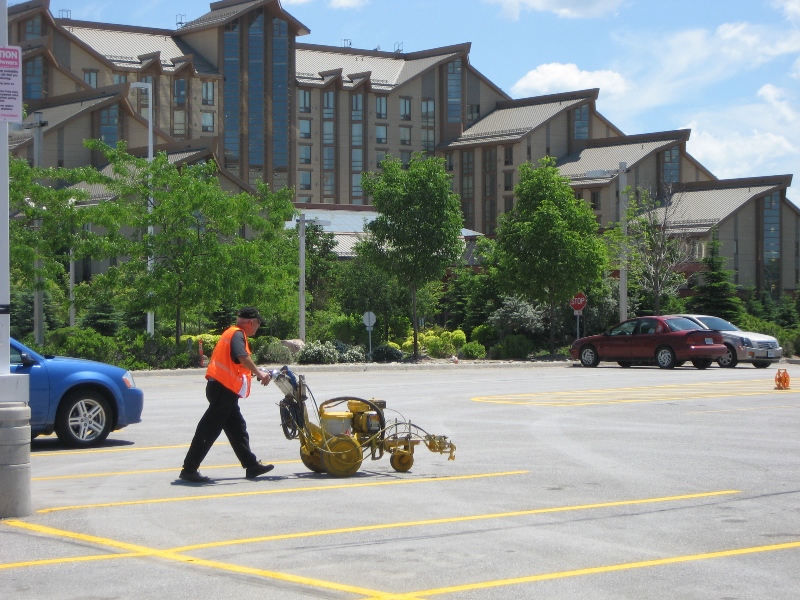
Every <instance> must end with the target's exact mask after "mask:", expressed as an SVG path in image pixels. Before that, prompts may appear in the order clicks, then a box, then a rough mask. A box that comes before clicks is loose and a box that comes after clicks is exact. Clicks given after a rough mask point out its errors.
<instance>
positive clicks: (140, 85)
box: [131, 81, 155, 337]
mask: <svg viewBox="0 0 800 600" xmlns="http://www.w3.org/2000/svg"><path fill="white" fill-rule="evenodd" d="M131 88H132V89H138V90H146V92H147V161H148V162H153V94H152V91H153V84H152V83H146V82H144V81H134V82H132V83H131ZM152 210H153V196H152V190H151V196H150V199H149V203H148V205H147V211H148V212H152ZM147 233H148V234H150V236H151V237H152V235H153V226H152V225H148V227H147ZM152 268H153V259H152V257H148V258H147V270H148V271H150V270H152ZM154 333H155V315H154V314H153V311H152V310H149V311H147V334H148V335H149V336H150V337H152V336H153V334H154Z"/></svg>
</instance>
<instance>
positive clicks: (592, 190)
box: [9, 0, 800, 293]
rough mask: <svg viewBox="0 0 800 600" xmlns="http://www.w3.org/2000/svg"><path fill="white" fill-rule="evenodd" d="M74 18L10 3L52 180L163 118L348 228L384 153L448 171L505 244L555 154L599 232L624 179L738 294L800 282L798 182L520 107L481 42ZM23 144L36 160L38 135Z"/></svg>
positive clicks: (177, 137)
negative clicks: (709, 251) (379, 40)
mask: <svg viewBox="0 0 800 600" xmlns="http://www.w3.org/2000/svg"><path fill="white" fill-rule="evenodd" d="M70 17H71V16H70V14H69V12H68V11H61V14H59V15H53V14H52V13H51V12H50V2H49V0H32V1H30V2H25V3H21V4H15V5H13V6H10V7H9V44H10V45H17V46H21V47H22V49H23V57H24V71H23V81H24V101H25V103H26V104H27V107H28V113H29V117H28V120H29V121H31V120H34V119H36V118H41V119H43V120H44V121H47V125H46V126H45V128H44V139H45V142H44V149H43V152H42V160H43V164H44V166H64V167H79V166H85V165H89V164H91V165H95V166H97V167H102V166H103V165H102V164H101V160H102V157H100V156H96V155H94V154H93V153H92V152H90V151H89V150H87V149H86V148H85V147H84V145H83V140H84V139H86V138H100V139H103V140H104V141H106V142H107V143H109V144H112V145H113V144H115V143H116V142H117V141H119V140H123V139H124V140H126V141H127V142H128V146H129V148H130V150H131V152H132V153H139V154H143V153H144V152H146V147H147V144H148V122H147V115H148V114H149V113H148V110H150V109H152V113H153V125H154V128H153V129H154V137H155V144H156V149H157V150H159V151H161V150H163V151H165V152H167V153H168V154H169V156H170V158H171V159H172V160H173V161H175V162H176V163H187V162H195V161H201V160H208V159H210V158H213V159H214V160H216V162H217V163H218V165H219V167H220V174H219V175H220V178H221V180H222V181H223V184H224V186H226V188H228V189H230V190H232V191H239V190H246V191H252V190H253V185H254V184H255V182H256V181H264V182H266V183H268V184H269V185H270V186H271V187H272V188H273V189H278V188H281V187H283V186H291V187H292V188H294V190H295V196H296V197H295V200H296V203H297V205H298V207H300V208H301V209H302V210H303V211H304V212H308V213H312V212H313V211H316V212H317V213H323V212H324V213H327V214H328V215H339V216H341V217H344V216H345V215H348V214H349V215H353V214H356V215H360V216H361V218H360V219H352V218H351V219H350V220H349V221H348V220H347V219H344V218H340V219H338V221H337V222H338V223H340V224H341V223H351V224H352V223H353V222H354V221H357V222H359V223H363V217H369V216H370V215H371V214H374V213H371V212H370V207H369V198H368V197H365V195H364V192H363V190H362V188H361V185H360V181H361V174H362V173H363V172H365V171H375V170H376V169H377V168H378V164H379V163H380V161H381V160H382V159H383V158H384V157H385V156H386V155H389V154H390V155H392V156H394V157H397V158H400V159H401V160H403V161H408V160H409V159H410V157H411V154H412V153H413V152H418V151H422V152H426V153H429V154H430V155H435V156H439V157H442V158H444V159H445V163H446V166H447V169H448V170H449V171H450V172H451V173H452V175H453V189H454V191H455V192H457V193H458V194H459V195H460V197H461V206H462V211H463V213H464V225H465V228H467V229H468V230H471V231H473V232H476V234H487V235H491V234H492V233H493V232H494V229H495V227H496V225H497V219H498V215H499V214H501V213H503V212H505V211H508V210H510V209H511V207H513V205H514V186H515V185H516V182H517V168H518V167H519V165H520V164H522V163H524V162H526V161H532V162H534V163H536V162H537V161H538V160H539V159H540V158H542V157H543V156H546V155H550V156H553V157H555V158H556V159H557V161H558V166H559V168H560V170H561V172H562V174H563V175H564V176H566V177H568V178H569V179H570V181H571V184H572V186H573V189H574V190H575V193H576V195H577V196H578V197H580V198H583V200H585V201H586V202H587V203H589V204H590V205H591V207H592V208H593V209H594V212H595V215H596V217H597V219H598V222H599V223H600V224H601V225H602V226H606V225H608V224H609V223H611V222H615V221H618V220H619V218H620V207H621V203H620V180H621V179H622V180H623V184H624V183H627V184H628V185H630V186H632V187H633V188H634V189H635V188H638V187H642V188H647V189H650V190H652V191H653V192H654V193H656V194H659V193H661V191H663V188H664V186H669V188H670V189H671V190H672V191H673V192H675V193H674V195H673V196H672V198H673V201H675V202H680V207H679V210H677V213H676V216H675V221H674V223H673V225H674V226H675V227H676V228H679V229H681V230H682V231H683V232H684V233H685V234H686V235H688V236H691V237H692V238H693V240H694V242H695V245H696V247H697V248H698V258H700V257H701V256H702V252H703V249H704V247H705V243H706V242H707V241H708V238H709V236H710V231H711V228H712V227H713V226H717V227H718V230H719V234H720V239H721V241H722V242H723V246H722V252H723V254H724V255H725V256H727V257H728V258H729V262H728V268H730V269H734V270H735V273H736V275H735V282H736V283H737V284H739V285H742V286H754V287H756V288H759V289H770V290H772V291H773V292H774V293H777V292H781V291H794V290H795V288H796V286H797V281H798V279H800V212H798V209H797V208H796V207H795V205H794V204H793V203H792V202H789V201H787V199H786V189H787V187H789V186H790V184H791V180H792V176H791V175H772V176H758V175H755V176H753V177H747V178H742V179H729V180H720V179H718V178H717V177H715V176H714V174H713V173H711V172H710V171H709V170H708V169H707V168H705V167H704V166H703V165H702V164H700V163H699V162H698V161H697V160H696V159H695V158H694V157H692V156H691V155H690V154H689V153H688V152H687V151H686V142H687V140H688V139H689V136H690V133H691V132H690V131H689V130H678V131H662V132H655V133H645V134H636V135H626V134H625V133H623V132H622V131H621V130H620V129H619V128H618V127H616V126H615V125H614V124H613V123H611V122H609V121H608V120H607V119H606V118H605V117H603V116H602V115H601V114H600V113H599V112H598V111H597V107H596V102H597V98H598V95H599V93H600V90H597V89H590V90H575V91H568V92H565V93H561V94H554V95H548V96H538V97H532V98H522V99H512V98H511V97H510V96H509V95H508V94H506V93H505V92H504V91H503V90H501V89H500V88H498V87H497V86H496V85H495V84H493V83H492V82H491V81H490V80H489V79H488V78H487V77H486V76H485V75H483V74H482V73H480V72H479V71H477V70H476V69H475V68H473V67H472V65H471V64H470V60H469V53H470V44H469V43H464V44H460V45H456V46H448V47H441V48H433V49H429V50H423V51H418V52H409V53H404V52H403V51H402V49H401V48H397V49H396V50H395V51H392V52H386V51H378V50H358V49H354V48H350V47H331V46H319V45H313V44H304V43H300V42H298V39H300V38H302V37H303V36H306V35H308V34H309V33H310V32H309V29H308V28H307V27H306V26H305V25H304V24H303V23H300V22H299V21H297V19H295V18H294V17H292V16H291V15H290V14H289V13H288V12H286V11H285V10H284V9H283V8H282V6H281V4H280V2H279V1H278V0H224V1H221V2H215V3H212V4H211V5H210V7H209V11H208V12H206V13H205V14H203V15H201V16H198V17H197V18H194V19H193V20H189V21H187V22H185V23H179V24H178V25H177V26H176V29H175V30H164V29H151V28H145V27H130V26H125V25H110V24H107V23H94V22H86V21H75V20H72V19H71V18H70ZM134 82H138V83H145V84H149V86H138V87H132V86H131V84H132V83H134ZM142 88H144V89H142ZM37 112H38V113H39V115H38V116H37V115H35V114H34V113H37ZM10 144H11V152H12V153H13V154H14V155H16V156H20V157H27V158H29V159H30V160H33V141H32V136H31V133H30V130H22V131H19V132H16V133H14V134H12V136H11V139H10ZM621 165H622V166H624V167H625V169H624V173H621V172H620V166H621ZM102 200H103V199H102V198H99V199H98V201H102ZM623 202H624V197H623ZM339 229H340V232H341V233H348V232H347V231H346V229H347V228H346V226H345V227H344V229H342V226H340V227H339ZM350 229H351V230H352V231H351V233H357V231H356V230H357V229H358V225H356V226H355V227H350Z"/></svg>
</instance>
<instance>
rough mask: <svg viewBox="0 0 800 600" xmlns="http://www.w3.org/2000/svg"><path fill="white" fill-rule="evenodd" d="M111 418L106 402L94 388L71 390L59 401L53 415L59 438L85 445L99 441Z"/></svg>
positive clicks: (71, 443)
mask: <svg viewBox="0 0 800 600" xmlns="http://www.w3.org/2000/svg"><path fill="white" fill-rule="evenodd" d="M113 421H114V418H113V415H112V414H111V409H110V408H109V407H108V402H107V401H106V399H105V398H103V396H101V395H100V394H98V393H97V392H91V391H77V392H73V393H72V394H70V395H69V396H67V397H66V398H64V400H63V401H62V403H61V406H60V407H59V409H58V415H57V416H56V426H55V429H56V434H57V435H58V439H59V440H61V441H62V442H63V443H65V444H67V445H68V446H73V447H75V448H85V447H87V446H95V445H97V444H99V443H100V442H102V441H103V440H104V439H106V438H107V437H108V434H109V433H111V425H112V423H113Z"/></svg>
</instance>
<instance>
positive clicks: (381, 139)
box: [375, 125, 389, 144]
mask: <svg viewBox="0 0 800 600" xmlns="http://www.w3.org/2000/svg"><path fill="white" fill-rule="evenodd" d="M388 131H389V128H388V127H387V126H386V125H376V126H375V143H376V144H386V143H388V142H387V139H388V137H387V136H388V133H387V132H388Z"/></svg>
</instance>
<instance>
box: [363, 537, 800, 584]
mask: <svg viewBox="0 0 800 600" xmlns="http://www.w3.org/2000/svg"><path fill="white" fill-rule="evenodd" d="M793 548H800V541H797V542H787V543H785V544H772V545H769V546H754V547H752V548H738V549H735V550H722V551H719V552H706V553H704V554H689V555H686V556H672V557H668V558H659V559H655V560H643V561H639V562H631V563H622V564H618V565H608V566H605V567H592V568H588V569H575V570H573V571H560V572H558V573H545V574H542V575H530V576H527V577H515V578H513V579H498V580H495V581H484V582H480V583H468V584H464V585H454V586H450V587H442V588H435V589H430V590H420V591H416V592H412V593H413V594H414V596H417V597H420V596H422V597H427V596H439V595H442V594H455V593H457V592H469V591H474V590H485V589H488V588H498V587H504V586H509V585H517V584H521V583H533V582H536V581H547V580H549V579H564V578H566V577H578V576H581V575H598V574H601V573H611V572H613V571H624V570H627V569H642V568H644V567H658V566H662V565H674V564H678V563H684V562H692V561H696V560H707V559H710V558H725V557H729V556H742V555H745V554H756V553H758V552H775V551H777V550H790V549H793ZM375 598H380V596H375Z"/></svg>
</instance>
